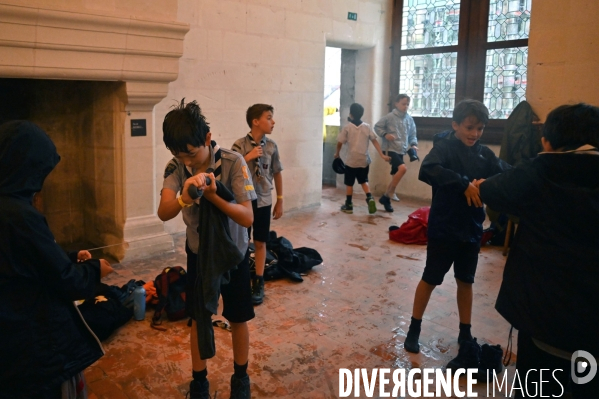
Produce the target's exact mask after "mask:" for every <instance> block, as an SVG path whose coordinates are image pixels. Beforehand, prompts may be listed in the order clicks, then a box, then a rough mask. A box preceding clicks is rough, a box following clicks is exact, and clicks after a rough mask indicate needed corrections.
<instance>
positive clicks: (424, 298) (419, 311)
mask: <svg viewBox="0 0 599 399" xmlns="http://www.w3.org/2000/svg"><path fill="white" fill-rule="evenodd" d="M435 287H436V285H431V284H429V283H427V282H425V281H424V280H420V282H419V283H418V287H416V293H415V294H414V306H413V308H412V320H411V322H410V328H409V330H408V334H407V336H406V340H405V342H404V348H405V349H406V350H407V351H408V352H412V353H418V352H420V345H419V344H418V338H420V326H421V324H422V316H424V311H425V310H426V306H427V305H428V302H429V300H430V299H431V294H432V293H433V290H434V289H435Z"/></svg>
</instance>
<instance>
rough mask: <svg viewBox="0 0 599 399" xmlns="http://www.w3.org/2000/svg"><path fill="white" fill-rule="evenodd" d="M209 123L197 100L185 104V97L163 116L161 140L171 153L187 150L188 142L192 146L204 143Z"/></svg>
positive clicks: (208, 130) (208, 131)
mask: <svg viewBox="0 0 599 399" xmlns="http://www.w3.org/2000/svg"><path fill="white" fill-rule="evenodd" d="M208 133H210V125H209V124H208V122H206V117H205V116H204V115H202V109H201V108H200V106H199V105H198V103H197V102H195V100H194V101H192V102H190V103H187V105H186V104H185V98H183V99H182V100H181V103H179V104H178V105H176V106H175V107H174V108H173V109H172V110H171V111H169V112H168V113H167V114H166V116H165V117H164V122H162V140H163V141H164V144H165V145H166V148H168V149H169V150H170V151H171V152H172V153H174V154H178V153H180V152H185V153H186V152H188V151H189V149H188V148H187V145H188V144H191V145H192V146H193V147H201V146H204V145H206V135H207V134H208Z"/></svg>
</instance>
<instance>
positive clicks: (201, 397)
mask: <svg viewBox="0 0 599 399" xmlns="http://www.w3.org/2000/svg"><path fill="white" fill-rule="evenodd" d="M185 398H189V399H211V397H210V384H209V383H208V380H205V381H204V382H203V383H202V382H199V381H197V380H192V381H191V382H190V383H189V392H187V395H185Z"/></svg>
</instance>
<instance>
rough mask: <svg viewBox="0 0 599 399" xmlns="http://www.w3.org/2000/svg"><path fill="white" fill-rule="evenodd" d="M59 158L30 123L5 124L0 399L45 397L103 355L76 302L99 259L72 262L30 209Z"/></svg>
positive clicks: (92, 282)
mask: <svg viewBox="0 0 599 399" xmlns="http://www.w3.org/2000/svg"><path fill="white" fill-rule="evenodd" d="M59 160H60V156H59V155H58V154H57V152H56V147H55V146H54V144H53V143H52V141H51V140H50V138H49V137H48V136H47V135H46V133H45V132H44V131H43V130H41V129H40V128H39V127H37V126H36V125H34V124H33V123H30V122H24V121H17V122H9V123H6V124H4V125H2V126H0V237H1V239H0V398H31V397H36V398H43V397H45V396H46V394H45V393H42V392H41V391H42V390H44V389H50V388H53V389H56V388H58V386H59V385H60V384H61V383H62V382H63V381H65V380H67V379H68V378H70V377H71V376H73V375H75V374H77V373H79V372H81V371H82V370H83V369H85V368H86V367H87V366H89V365H90V364H92V363H93V362H95V361H96V360H98V359H99V358H100V357H101V356H102V354H103V350H102V347H101V345H100V343H99V341H98V340H97V339H96V337H95V336H94V335H93V334H92V333H91V332H90V331H89V330H88V328H87V326H86V325H85V323H84V321H83V319H82V317H81V315H80V314H79V312H78V309H77V308H76V307H75V305H74V303H73V301H75V300H77V299H82V298H87V297H89V296H91V295H93V292H94V288H95V286H96V283H98V282H99V281H100V264H99V261H97V260H93V261H91V260H90V261H86V262H84V263H73V262H72V261H71V260H70V259H69V258H68V257H67V255H66V253H65V252H64V251H63V250H62V249H61V248H60V247H59V246H58V245H57V244H56V242H55V241H54V236H53V235H52V233H51V232H50V230H49V228H48V225H47V223H46V219H45V218H44V217H43V216H42V215H41V214H40V213H39V212H38V211H37V210H36V209H35V208H34V207H33V206H32V203H31V202H32V197H33V194H34V193H35V192H38V191H40V190H41V188H42V184H43V182H44V180H45V178H46V176H47V175H48V174H49V173H50V172H51V171H52V169H54V167H55V166H56V164H57V163H58V162H59Z"/></svg>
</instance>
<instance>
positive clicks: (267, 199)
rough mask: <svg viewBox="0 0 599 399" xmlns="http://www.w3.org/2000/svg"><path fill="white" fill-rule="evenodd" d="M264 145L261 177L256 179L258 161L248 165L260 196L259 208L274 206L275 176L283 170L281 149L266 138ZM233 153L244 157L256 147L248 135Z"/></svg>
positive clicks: (236, 143)
mask: <svg viewBox="0 0 599 399" xmlns="http://www.w3.org/2000/svg"><path fill="white" fill-rule="evenodd" d="M259 144H261V145H262V156H261V157H260V162H259V163H260V165H259V166H260V173H261V177H260V178H259V179H258V178H256V164H257V163H258V162H257V159H252V160H251V161H250V162H249V163H248V167H249V169H250V172H251V173H252V181H253V182H254V189H255V190H256V195H257V196H258V208H262V207H264V206H269V205H272V194H271V191H272V188H273V176H274V174H276V173H280V172H281V171H282V170H283V165H281V160H280V158H279V149H278V147H277V143H275V142H274V141H272V140H271V139H269V138H268V137H266V135H265V136H264V137H262V140H261V141H260V143H259ZM231 149H232V150H233V151H237V152H238V153H240V154H241V155H242V156H246V154H247V153H248V152H250V151H252V150H253V149H254V146H253V145H252V143H251V142H250V139H249V137H248V136H247V135H246V136H244V137H243V138H240V139H239V140H237V141H236V142H235V143H234V144H233V147H232V148H231Z"/></svg>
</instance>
